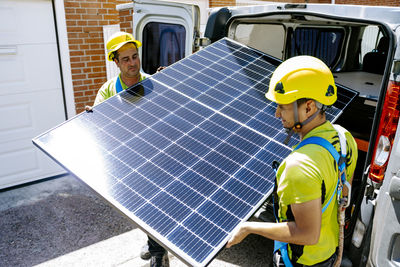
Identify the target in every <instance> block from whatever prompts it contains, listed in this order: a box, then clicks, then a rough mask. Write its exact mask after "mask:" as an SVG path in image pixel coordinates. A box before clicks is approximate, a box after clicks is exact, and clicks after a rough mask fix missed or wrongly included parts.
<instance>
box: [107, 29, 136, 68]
mask: <svg viewBox="0 0 400 267" xmlns="http://www.w3.org/2000/svg"><path fill="white" fill-rule="evenodd" d="M127 43H134V44H135V45H136V47H140V46H142V43H141V42H139V41H138V40H135V38H133V35H132V34H130V33H127V32H116V33H114V34H113V35H111V36H110V38H109V39H108V41H107V45H106V48H107V58H108V60H109V61H113V60H114V52H115V51H117V50H118V49H120V48H121V47H122V46H123V45H124V44H127Z"/></svg>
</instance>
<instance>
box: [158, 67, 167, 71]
mask: <svg viewBox="0 0 400 267" xmlns="http://www.w3.org/2000/svg"><path fill="white" fill-rule="evenodd" d="M165 68H166V67H164V66H161V67H158V69H157V72H159V71H162V70H163V69H165Z"/></svg>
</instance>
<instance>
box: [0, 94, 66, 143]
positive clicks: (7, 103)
mask: <svg viewBox="0 0 400 267" xmlns="http://www.w3.org/2000/svg"><path fill="white" fill-rule="evenodd" d="M61 94H62V92H61V91H60V90H49V91H40V92H35V93H29V94H21V95H9V96H4V97H2V98H1V99H0V121H1V122H2V123H1V126H0V144H2V143H6V142H9V141H14V140H22V139H28V141H30V140H31V139H32V138H33V137H35V136H37V135H39V134H40V133H42V132H43V131H45V130H47V129H49V128H51V127H53V126H56V125H57V124H59V123H61V122H63V121H65V114H64V113H63V112H59V110H60V109H63V107H64V103H63V100H62V95H61ZM49 99H51V100H52V101H49Z"/></svg>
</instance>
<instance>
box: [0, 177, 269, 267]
mask: <svg viewBox="0 0 400 267" xmlns="http://www.w3.org/2000/svg"><path fill="white" fill-rule="evenodd" d="M0 218H1V219H0V266H34V265H38V266H148V265H149V262H148V261H143V260H141V259H140V257H139V252H140V248H141V246H142V245H143V244H144V243H145V242H146V240H147V238H146V235H145V234H144V233H143V232H142V231H141V230H140V229H138V228H136V226H135V224H134V223H133V222H132V221H131V220H129V219H127V218H126V217H124V216H123V215H121V214H120V213H119V212H118V211H117V210H116V209H114V208H113V207H111V206H110V205H108V204H107V203H106V202H105V201H104V200H103V199H102V198H101V197H99V196H98V195H97V194H95V193H93V192H92V191H91V190H89V189H88V188H87V187H86V186H85V185H83V184H82V183H81V182H80V181H79V180H77V179H75V178H74V177H72V176H70V175H66V176H62V177H58V178H55V179H50V180H46V181H42V182H39V183H35V184H31V185H27V186H21V187H18V188H14V189H11V190H2V191H0ZM272 246H273V243H272V241H270V240H268V239H265V238H262V237H259V236H255V235H250V236H249V237H247V238H246V239H245V240H244V242H242V243H241V244H239V245H237V246H234V247H233V248H230V249H223V250H222V251H221V252H220V253H219V255H218V256H217V258H216V259H214V260H213V261H212V262H211V264H210V265H209V266H210V267H217V266H228V267H229V266H252V267H253V266H269V264H270V260H271V257H270V251H271V249H272ZM169 255H170V265H171V267H174V266H178V267H179V266H186V265H185V264H183V263H182V262H181V261H179V259H177V258H176V257H175V256H174V255H172V254H169Z"/></svg>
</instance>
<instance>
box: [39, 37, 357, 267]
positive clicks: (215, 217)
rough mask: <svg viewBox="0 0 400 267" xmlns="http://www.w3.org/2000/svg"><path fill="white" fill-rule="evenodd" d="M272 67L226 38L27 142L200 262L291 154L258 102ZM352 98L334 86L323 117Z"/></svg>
mask: <svg viewBox="0 0 400 267" xmlns="http://www.w3.org/2000/svg"><path fill="white" fill-rule="evenodd" d="M278 63H279V62H278V61H276V59H273V58H270V57H268V56H267V55H265V54H262V53H261V52H259V51H257V50H254V49H251V48H249V47H246V46H244V45H241V44H239V43H237V42H235V41H232V40H230V39H227V38H225V39H222V40H220V41H218V42H215V43H214V44H212V45H210V46H208V47H206V48H204V49H202V50H200V51H199V52H197V53H195V54H193V55H191V56H189V57H187V58H185V59H182V60H181V61H179V62H177V63H175V64H173V65H172V66H170V67H168V68H166V69H164V70H163V71H161V72H159V73H156V74H154V75H153V76H151V77H150V78H148V79H146V80H144V81H142V82H141V83H139V84H137V85H136V86H134V87H132V88H130V89H128V90H125V91H123V92H121V93H120V94H119V95H117V96H114V97H112V98H110V99H108V100H106V101H105V102H103V103H101V104H99V105H97V106H95V107H94V108H93V112H85V113H82V114H79V115H77V116H76V117H74V118H72V119H70V120H69V121H67V122H65V123H63V124H61V125H59V126H57V127H55V128H54V129H51V130H50V131H48V132H46V133H44V134H42V135H40V136H38V137H36V138H35V139H34V140H33V142H34V144H35V145H37V146H38V147H39V148H41V149H42V150H43V151H44V152H45V153H47V154H48V155H49V156H50V157H52V158H53V159H54V160H56V161H57V162H58V163H59V164H61V165H62V166H64V167H65V168H66V169H67V170H69V171H70V172H71V173H73V174H74V175H75V176H77V177H78V178H80V179H81V180H82V181H83V182H85V183H86V184H88V185H89V186H90V187H91V188H93V189H94V190H95V191H96V192H98V193H99V194H100V195H102V196H103V197H104V198H105V199H106V200H108V201H109V202H110V203H111V204H113V205H114V206H115V207H116V208H118V209H119V210H121V211H122V212H123V213H124V214H125V215H127V216H128V217H129V218H131V219H132V220H133V221H134V222H135V223H137V224H138V225H139V226H140V227H141V228H142V229H143V230H144V231H145V232H146V233H148V234H149V235H151V236H152V237H153V238H154V239H156V240H157V241H158V242H160V243H161V244H163V245H164V246H165V247H166V248H168V249H169V250H170V251H172V252H173V253H174V254H176V255H177V256H178V257H179V258H181V259H182V260H183V261H185V262H186V263H187V264H189V265H194V266H204V265H206V264H208V263H209V262H210V261H211V260H212V259H213V257H215V255H216V254H217V253H218V251H219V250H220V249H221V248H222V247H223V246H224V245H225V243H226V242H227V240H228V238H229V235H230V233H231V232H232V231H233V230H234V228H235V227H236V226H237V225H238V224H239V223H240V222H242V221H245V220H247V219H248V218H249V217H250V216H251V215H252V214H254V212H255V211H256V210H257V209H258V208H259V207H260V206H261V204H262V203H263V202H264V201H265V200H266V198H267V197H268V196H269V195H270V194H271V192H272V188H273V181H274V172H273V170H272V168H271V163H272V161H273V160H278V161H281V160H282V159H283V158H285V157H286V156H287V155H288V154H289V153H290V151H291V148H290V146H285V145H283V144H282V141H283V140H284V139H285V137H286V133H285V131H284V130H283V129H282V126H281V122H280V120H278V119H276V118H275V117H274V114H275V107H276V106H275V104H274V103H271V102H269V101H267V100H266V99H265V97H264V94H265V92H266V90H267V88H268V84H269V79H270V76H271V74H272V72H273V71H274V69H275V68H276V65H277V64H278ZM355 96H356V93H355V92H353V91H351V90H347V89H343V88H341V90H340V92H339V101H338V102H337V105H336V106H335V107H333V108H332V109H330V111H329V113H328V114H327V116H328V119H330V120H331V121H334V120H335V119H336V118H337V117H338V116H339V115H340V113H341V112H342V110H343V109H344V108H345V107H346V106H347V105H348V104H349V103H350V102H351V100H352V99H353V98H354V97H355ZM295 143H296V140H295V138H294V139H293V140H292V141H291V144H290V145H293V144H295Z"/></svg>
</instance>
